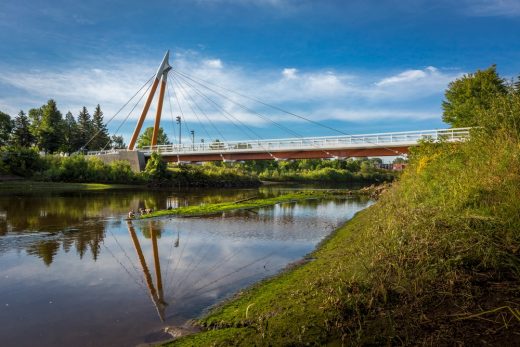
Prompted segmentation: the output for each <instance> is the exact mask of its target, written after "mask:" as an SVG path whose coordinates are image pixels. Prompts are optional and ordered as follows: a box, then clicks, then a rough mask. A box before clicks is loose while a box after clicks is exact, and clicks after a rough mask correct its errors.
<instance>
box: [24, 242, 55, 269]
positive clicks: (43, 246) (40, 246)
mask: <svg viewBox="0 0 520 347" xmlns="http://www.w3.org/2000/svg"><path fill="white" fill-rule="evenodd" d="M59 248H60V242H58V241H56V240H50V241H41V242H38V243H37V244H33V245H31V246H29V247H28V248H27V253H28V254H31V255H35V256H37V257H38V258H41V259H42V260H43V262H44V263H45V265H47V266H49V265H51V263H52V260H53V259H54V256H55V255H56V254H57V253H58V249H59Z"/></svg>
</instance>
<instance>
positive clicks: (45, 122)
mask: <svg viewBox="0 0 520 347" xmlns="http://www.w3.org/2000/svg"><path fill="white" fill-rule="evenodd" d="M41 110H42V114H41V116H42V117H41V124H40V126H39V128H38V135H37V136H36V138H37V140H38V147H40V149H42V150H43V151H45V152H47V153H54V152H56V151H57V150H58V149H59V148H60V147H61V145H62V143H63V117H62V115H61V112H60V111H59V110H58V106H57V105H56V101H54V100H52V99H50V100H49V101H48V102H47V104H46V105H44V106H42V108H41Z"/></svg>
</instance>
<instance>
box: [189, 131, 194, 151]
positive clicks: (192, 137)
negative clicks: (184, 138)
mask: <svg viewBox="0 0 520 347" xmlns="http://www.w3.org/2000/svg"><path fill="white" fill-rule="evenodd" d="M190 133H191V149H192V150H193V149H195V130H192V131H190Z"/></svg>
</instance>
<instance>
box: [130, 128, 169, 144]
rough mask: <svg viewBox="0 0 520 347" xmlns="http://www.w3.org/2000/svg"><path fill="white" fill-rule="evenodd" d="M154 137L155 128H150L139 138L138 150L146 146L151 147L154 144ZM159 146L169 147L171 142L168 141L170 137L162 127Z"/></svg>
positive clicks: (158, 135)
mask: <svg viewBox="0 0 520 347" xmlns="http://www.w3.org/2000/svg"><path fill="white" fill-rule="evenodd" d="M152 135H153V127H148V128H146V129H145V131H144V133H143V134H142V135H141V136H139V139H138V140H137V148H143V147H145V146H150V145H151V144H152ZM157 144H158V145H169V144H171V142H170V141H169V140H168V136H167V135H166V133H165V132H164V129H163V128H162V127H160V128H159V134H157Z"/></svg>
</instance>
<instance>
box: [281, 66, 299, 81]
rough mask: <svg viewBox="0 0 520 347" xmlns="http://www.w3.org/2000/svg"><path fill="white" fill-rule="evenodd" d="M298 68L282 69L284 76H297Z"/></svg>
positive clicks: (290, 77) (289, 77)
mask: <svg viewBox="0 0 520 347" xmlns="http://www.w3.org/2000/svg"><path fill="white" fill-rule="evenodd" d="M297 72H298V69H295V68H285V69H283V71H282V76H283V77H285V78H288V79H292V78H296V73H297Z"/></svg>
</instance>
